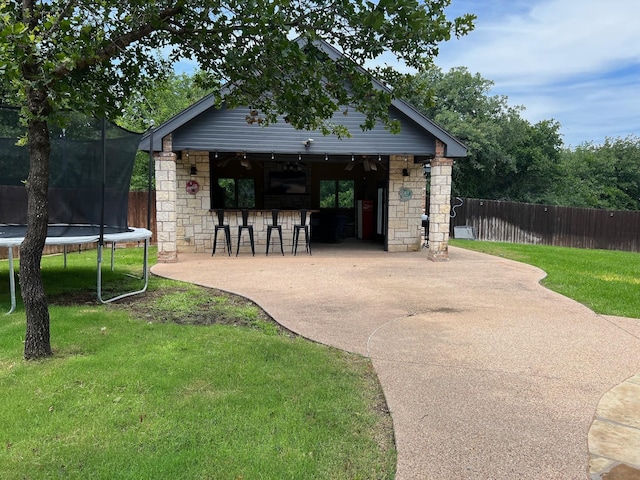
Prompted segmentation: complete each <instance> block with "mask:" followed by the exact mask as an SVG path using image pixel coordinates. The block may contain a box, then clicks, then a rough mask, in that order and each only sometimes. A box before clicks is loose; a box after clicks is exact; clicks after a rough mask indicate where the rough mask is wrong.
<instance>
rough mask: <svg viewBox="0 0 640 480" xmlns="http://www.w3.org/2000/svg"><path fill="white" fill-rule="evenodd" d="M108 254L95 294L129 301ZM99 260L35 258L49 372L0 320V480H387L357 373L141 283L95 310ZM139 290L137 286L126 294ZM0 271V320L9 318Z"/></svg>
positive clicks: (384, 436) (14, 324)
mask: <svg viewBox="0 0 640 480" xmlns="http://www.w3.org/2000/svg"><path fill="white" fill-rule="evenodd" d="M141 251H142V249H127V250H126V251H125V250H118V251H117V252H116V257H117V258H116V271H115V272H110V271H109V268H108V264H109V262H108V261H106V262H105V263H106V265H105V266H104V274H103V276H104V282H105V287H104V290H105V291H108V292H110V293H119V291H120V290H122V289H127V288H130V287H133V288H139V283H140V282H139V280H135V279H132V278H130V277H125V276H124V275H123V273H125V272H128V271H131V272H135V271H136V269H137V270H138V271H139V267H135V268H134V267H133V265H134V264H135V263H136V262H139V260H140V252H141ZM95 260H96V257H95V252H91V251H89V252H83V253H82V254H71V255H69V266H68V268H67V269H66V270H65V269H63V268H62V267H61V265H62V257H60V256H54V257H46V258H45V259H43V277H44V281H45V285H46V289H47V292H48V297H49V300H50V305H51V306H50V312H51V338H52V346H53V349H54V353H55V355H54V357H52V358H50V359H46V360H42V361H36V362H25V361H24V360H23V359H22V348H23V343H22V340H23V338H24V329H25V327H24V323H25V318H24V310H23V308H22V305H21V304H19V305H18V309H17V312H16V313H15V314H12V315H9V316H4V315H2V314H0V405H2V407H1V408H0V478H3V479H57V478H71V479H87V478H91V479H113V478H118V479H127V478H130V479H140V478H154V479H156V478H157V479H160V478H190V479H257V478H260V479H271V478H272V479H299V478H305V479H318V478H322V479H324V478H327V479H329V478H330V479H358V478H361V479H376V478H379V479H391V478H393V477H394V473H395V449H394V444H393V431H392V425H391V421H390V417H389V415H388V412H387V411H386V408H385V403H384V398H383V396H382V393H381V389H380V386H379V384H378V382H377V378H376V376H375V373H374V372H373V369H372V366H371V363H370V361H369V360H368V359H366V358H363V357H361V356H357V355H352V354H347V353H344V352H341V351H338V350H336V349H332V348H329V347H326V346H322V345H318V344H315V343H312V342H309V341H306V340H304V339H301V338H299V337H296V336H295V335H291V334H290V333H289V332H287V331H285V330H283V329H281V328H278V326H277V325H276V324H274V323H273V322H272V321H271V320H270V319H269V318H268V317H267V316H266V314H264V312H263V311H262V310H260V309H259V308H257V307H256V306H255V305H253V304H251V303H250V302H248V301H246V300H244V299H242V298H238V297H234V296H230V295H226V294H223V293H222V292H218V291H214V290H209V289H204V288H202V287H197V286H193V285H189V284H184V283H180V282H173V281H168V280H163V279H159V278H155V277H151V279H150V285H149V292H148V293H147V294H145V295H142V296H138V297H133V298H131V299H127V300H126V301H123V302H119V304H117V305H116V304H109V305H99V304H97V303H96V301H95ZM136 282H137V283H136ZM6 292H8V270H7V262H6V261H0V293H1V294H0V305H1V306H2V308H5V307H6V308H7V310H8V305H9V295H8V293H6Z"/></svg>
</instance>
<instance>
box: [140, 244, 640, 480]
mask: <svg viewBox="0 0 640 480" xmlns="http://www.w3.org/2000/svg"><path fill="white" fill-rule="evenodd" d="M285 253H286V255H285V256H282V255H280V254H279V252H277V254H276V253H272V254H270V255H269V256H268V257H267V256H265V255H264V252H257V253H256V256H255V257H253V256H251V254H250V253H249V254H248V253H241V254H240V256H238V257H235V256H232V257H228V256H227V255H226V254H224V253H222V252H218V253H217V254H216V255H215V256H213V257H212V256H211V255H210V254H181V255H180V257H179V261H178V262H177V263H164V264H157V265H155V266H154V267H153V268H152V272H153V273H154V274H156V275H160V276H164V277H170V278H174V279H179V280H184V281H187V282H192V283H195V284H199V285H203V286H207V287H214V288H217V289H221V290H225V291H229V292H232V293H236V294H239V295H242V296H244V297H247V298H249V299H251V300H253V301H255V302H256V303H257V304H259V305H260V306H261V307H262V308H263V309H264V310H266V311H267V312H268V313H269V314H270V315H271V316H272V317H273V318H275V319H276V320H277V321H278V322H280V323H281V324H282V325H284V326H285V327H287V328H289V329H291V330H293V331H295V332H297V333H299V334H300V335H303V336H305V337H307V338H309V339H312V340H315V341H318V342H322V343H324V344H327V345H331V346H334V347H337V348H341V349H344V350H347V351H350V352H355V353H358V354H361V355H365V356H368V357H370V358H371V360H372V362H373V365H374V367H375V369H376V372H377V374H378V377H379V379H380V382H381V384H382V387H383V389H384V392H385V395H386V399H387V403H388V406H389V409H390V411H391V415H392V418H393V423H394V430H395V436H396V444H397V449H398V466H397V476H396V478H397V479H398V480H406V479H463V478H465V479H466V478H469V479H471V478H473V479H516V478H527V479H545V480H548V479H589V478H591V479H596V478H608V479H611V480H614V479H627V480H628V479H632V478H640V376H638V375H637V374H638V372H640V320H634V319H624V318H617V317H608V316H602V315H597V314H595V313H594V312H592V311H591V310H589V309H588V308H586V307H584V306H582V305H580V304H578V303H576V302H574V301H572V300H570V299H568V298H566V297H563V296H561V295H558V294H556V293H553V292H551V291H549V290H547V289H545V288H543V287H542V286H540V285H539V281H540V280H541V279H542V278H543V277H544V272H542V271H541V270H539V269H537V268H534V267H531V266H528V265H524V264H519V263H516V262H512V261H509V260H505V259H501V258H497V257H492V256H488V255H483V254H479V253H475V252H470V251H466V250H462V249H458V248H453V247H450V260H449V261H448V262H441V263H434V262H430V261H428V260H427V252H426V251H421V252H414V253H394V254H390V253H387V252H384V251H382V250H381V248H380V246H379V245H363V244H360V243H358V244H355V243H354V244H349V243H342V244H336V245H332V244H314V245H313V256H309V255H306V254H300V252H299V253H298V255H297V256H292V255H291V254H290V253H289V252H285ZM601 400H602V401H601ZM620 475H622V476H620Z"/></svg>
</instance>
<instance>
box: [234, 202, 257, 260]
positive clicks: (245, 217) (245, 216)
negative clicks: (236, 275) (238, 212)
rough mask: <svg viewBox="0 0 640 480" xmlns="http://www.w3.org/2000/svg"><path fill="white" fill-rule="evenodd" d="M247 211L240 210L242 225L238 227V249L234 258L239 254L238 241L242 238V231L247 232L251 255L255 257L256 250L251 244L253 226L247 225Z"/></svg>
mask: <svg viewBox="0 0 640 480" xmlns="http://www.w3.org/2000/svg"><path fill="white" fill-rule="evenodd" d="M248 221H249V210H247V209H243V210H242V225H238V247H237V248H236V257H237V256H238V253H239V252H240V239H241V237H242V230H245V229H246V230H249V241H250V242H251V253H252V254H253V255H254V256H255V254H256V249H255V245H254V243H253V225H249V223H248Z"/></svg>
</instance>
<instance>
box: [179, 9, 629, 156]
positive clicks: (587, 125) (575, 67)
mask: <svg viewBox="0 0 640 480" xmlns="http://www.w3.org/2000/svg"><path fill="white" fill-rule="evenodd" d="M463 13H474V14H475V15H477V17H478V18H477V20H476V28H475V30H474V31H472V32H471V33H470V34H469V35H467V36H466V37H463V38H462V39H459V40H456V39H452V40H451V41H449V42H445V43H443V44H441V45H440V55H439V56H438V57H437V59H436V60H435V63H436V65H438V66H439V67H440V68H442V69H443V70H444V71H448V70H449V69H450V68H453V67H459V66H464V67H467V68H468V69H469V71H470V72H471V73H473V74H475V73H479V74H480V75H481V76H482V77H483V78H485V79H486V80H491V81H492V82H494V88H493V90H492V91H491V94H494V95H506V96H507V97H508V98H509V104H510V105H512V106H516V105H520V106H524V107H525V110H524V112H523V113H522V116H523V117H524V118H526V119H527V120H529V121H530V122H532V123H536V122H538V121H540V120H551V119H553V120H556V121H558V122H559V123H560V124H561V125H562V128H561V133H562V136H563V140H564V143H565V146H567V147H576V146H577V145H580V144H582V143H584V142H593V143H596V144H599V143H602V142H603V141H604V140H605V138H607V137H610V138H617V137H622V138H624V137H627V136H628V135H635V136H640V27H639V26H638V19H640V1H639V0H452V2H451V5H450V7H449V8H448V10H447V14H448V16H450V17H454V16H457V15H461V14H463ZM381 61H386V63H391V62H389V59H388V58H383V59H381ZM194 67H195V65H194V63H193V62H191V61H189V60H184V61H182V62H179V63H178V64H176V66H175V69H176V71H179V72H181V71H193V69H194Z"/></svg>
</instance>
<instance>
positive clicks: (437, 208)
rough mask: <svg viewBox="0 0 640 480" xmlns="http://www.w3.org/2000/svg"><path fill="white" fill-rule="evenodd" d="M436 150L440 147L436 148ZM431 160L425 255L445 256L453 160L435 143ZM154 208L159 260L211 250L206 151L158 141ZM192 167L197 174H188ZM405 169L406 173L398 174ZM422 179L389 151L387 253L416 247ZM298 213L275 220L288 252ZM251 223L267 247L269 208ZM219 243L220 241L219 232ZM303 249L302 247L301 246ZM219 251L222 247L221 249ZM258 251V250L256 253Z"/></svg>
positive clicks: (408, 161) (415, 167) (408, 160)
mask: <svg viewBox="0 0 640 480" xmlns="http://www.w3.org/2000/svg"><path fill="white" fill-rule="evenodd" d="M438 148H439V149H438ZM436 152H437V153H436V158H435V159H433V160H432V162H431V195H430V211H429V219H430V222H429V258H430V259H432V260H447V259H448V240H449V222H450V216H449V213H450V209H451V206H450V196H451V171H452V165H453V161H452V160H451V159H448V158H444V157H442V155H443V153H444V146H443V145H442V144H439V145H437V149H436ZM155 163H156V209H157V228H158V236H157V242H158V261H159V262H175V261H177V258H178V250H180V251H181V252H194V253H204V252H210V251H211V250H212V248H213V235H214V225H215V223H216V221H217V219H216V218H215V213H214V212H211V211H210V208H211V193H210V192H211V189H210V171H209V153H208V152H198V151H188V152H186V151H185V152H182V158H181V159H178V158H177V156H176V154H175V153H173V152H172V151H171V137H170V136H168V137H166V138H165V139H163V152H160V153H159V154H158V155H157V156H156V162H155ZM192 165H195V166H196V168H197V170H198V173H197V175H194V176H192V175H190V169H191V166H192ZM403 169H407V172H408V174H409V175H408V176H404V175H403ZM189 180H196V181H197V182H198V184H199V186H200V189H199V191H198V193H196V194H195V195H193V194H190V193H187V191H186V183H187V181H189ZM403 187H404V188H405V189H410V190H411V192H412V196H411V199H409V200H408V201H402V200H401V199H400V189H401V188H403ZM424 187H425V179H424V176H423V174H422V166H421V165H419V164H414V163H413V156H411V155H391V156H390V159H389V209H388V225H387V249H388V251H389V252H408V251H418V250H420V249H421V248H422V242H421V239H422V233H423V230H422V221H421V214H422V209H423V206H424V200H425V199H424V195H425V188H424ZM237 217H238V215H237V214H236V213H231V214H230V218H228V219H226V220H227V222H228V223H229V224H230V225H231V230H232V241H233V243H234V248H235V245H236V243H235V242H237V229H236V228H235V227H236V226H237V224H238V218H237ZM298 222H299V218H298V217H297V212H282V214H281V218H280V219H279V223H280V224H281V225H282V231H283V232H282V233H283V243H284V248H285V250H287V249H288V250H289V251H290V250H291V244H292V230H293V224H294V223H298ZM250 223H251V224H253V226H254V232H255V243H256V245H257V246H261V247H260V249H259V252H260V253H263V252H264V245H266V237H267V225H270V224H271V215H270V212H268V211H254V212H251V214H250ZM220 237H221V238H220V239H219V242H218V246H219V248H220V245H224V240H223V239H222V233H220ZM247 237H248V235H247V234H246V232H245V233H244V234H243V239H242V242H241V251H242V252H248V251H250V247H249V241H248V238H247ZM276 240H277V234H275V238H272V246H271V248H272V249H274V250H275V251H274V252H273V253H274V254H275V253H276V252H277V249H278V247H279V245H277V244H275V241H276ZM302 248H304V246H303V245H302ZM221 252H224V250H221ZM256 253H258V252H256Z"/></svg>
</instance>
